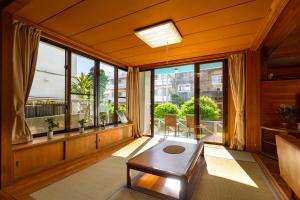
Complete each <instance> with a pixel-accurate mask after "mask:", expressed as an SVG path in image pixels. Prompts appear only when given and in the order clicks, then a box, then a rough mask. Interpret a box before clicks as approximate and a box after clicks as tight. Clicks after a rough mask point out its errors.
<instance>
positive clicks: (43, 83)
mask: <svg viewBox="0 0 300 200" xmlns="http://www.w3.org/2000/svg"><path fill="white" fill-rule="evenodd" d="M54 58H55V59H54ZM65 65H66V60H65V50H64V49H62V48H59V47H57V46H54V45H51V44H48V43H45V42H40V44H39V51H38V58H37V64H36V71H35V74H34V78H33V83H32V87H31V90H30V94H29V98H28V102H27V104H26V106H25V115H26V122H27V125H28V127H29V129H30V131H31V133H32V134H37V133H43V132H47V130H48V129H47V124H46V122H45V120H46V119H47V118H54V120H55V121H57V122H59V128H58V129H57V130H63V129H65Z"/></svg>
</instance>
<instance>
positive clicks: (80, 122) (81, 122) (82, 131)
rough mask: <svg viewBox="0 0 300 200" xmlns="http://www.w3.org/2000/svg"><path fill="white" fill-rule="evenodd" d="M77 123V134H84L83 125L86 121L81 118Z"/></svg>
mask: <svg viewBox="0 0 300 200" xmlns="http://www.w3.org/2000/svg"><path fill="white" fill-rule="evenodd" d="M78 123H79V124H80V128H79V132H80V133H84V125H85V124H86V123H87V120H86V119H84V118H83V119H81V120H79V121H78Z"/></svg>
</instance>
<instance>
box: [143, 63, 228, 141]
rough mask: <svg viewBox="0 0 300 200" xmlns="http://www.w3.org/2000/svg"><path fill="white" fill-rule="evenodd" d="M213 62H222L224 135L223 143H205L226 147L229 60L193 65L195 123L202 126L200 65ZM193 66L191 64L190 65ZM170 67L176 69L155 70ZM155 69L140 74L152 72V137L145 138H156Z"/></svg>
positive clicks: (196, 131)
mask: <svg viewBox="0 0 300 200" xmlns="http://www.w3.org/2000/svg"><path fill="white" fill-rule="evenodd" d="M213 62H222V66H223V67H222V87H223V94H222V95H223V113H222V114H223V130H222V132H223V134H222V143H216V142H205V143H208V144H221V145H225V138H226V135H227V134H228V130H227V129H228V115H227V113H228V66H227V63H228V62H227V59H220V60H211V61H204V62H195V63H193V65H194V99H195V104H194V105H195V107H194V112H195V122H196V125H199V124H200V115H201V113H200V107H199V98H200V65H201V64H207V63H213ZM188 64H191V63H188ZM182 65H184V64H180V65H177V66H182ZM168 67H176V66H163V67H156V68H155V69H161V68H168ZM155 69H145V70H140V72H145V71H150V72H151V86H150V87H151V88H150V93H151V94H150V98H151V108H150V109H151V125H150V127H151V134H150V135H145V136H150V137H154V95H155V93H154V91H155V84H154V79H155V76H154V75H155V74H154V70H155ZM199 132H200V130H199V129H195V133H196V134H199Z"/></svg>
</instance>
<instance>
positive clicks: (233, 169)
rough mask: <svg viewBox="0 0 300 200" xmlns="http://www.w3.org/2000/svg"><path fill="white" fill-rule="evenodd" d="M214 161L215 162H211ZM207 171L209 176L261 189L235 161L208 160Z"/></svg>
mask: <svg viewBox="0 0 300 200" xmlns="http://www.w3.org/2000/svg"><path fill="white" fill-rule="evenodd" d="M211 159H213V160H214V161H213V162H212V161H210V160H211ZM206 163H207V171H208V174H209V175H213V176H218V177H221V178H225V179H228V180H231V181H235V182H238V183H242V184H245V185H249V186H252V187H255V188H259V187H258V186H257V185H256V183H255V182H254V181H253V180H252V179H251V177H250V176H249V175H248V174H247V172H246V171H245V170H244V169H243V168H242V167H241V166H240V165H239V163H238V162H237V161H235V160H218V158H212V157H210V158H207V159H206Z"/></svg>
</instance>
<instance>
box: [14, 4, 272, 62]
mask: <svg viewBox="0 0 300 200" xmlns="http://www.w3.org/2000/svg"><path fill="white" fill-rule="evenodd" d="M271 4H272V0H226V1H224V0H210V1H200V0H109V1H104V0H103V1H100V0H43V1H41V0H32V1H30V2H29V3H28V4H27V5H26V6H24V7H23V8H22V9H20V10H18V11H17V12H16V13H15V15H16V16H17V17H19V18H23V19H26V20H28V21H30V22H32V23H34V24H37V25H38V26H40V27H43V28H47V29H48V30H51V31H53V32H55V33H57V34H59V35H62V36H64V37H66V38H70V39H71V40H73V41H75V42H77V43H80V44H83V45H86V46H88V47H90V48H92V49H94V50H96V51H98V52H101V53H104V54H106V55H108V56H109V57H112V58H114V59H115V60H118V61H119V62H120V63H122V64H124V65H130V66H141V65H145V64H150V63H157V62H164V61H166V60H177V59H185V58H190V57H197V56H205V55H211V54H216V53H224V52H230V51H239V50H244V49H247V48H250V47H251V45H252V44H253V42H254V40H255V36H256V34H257V32H258V30H259V29H260V28H262V26H263V22H264V20H265V18H266V17H267V15H268V13H269V11H270V7H271ZM167 19H172V20H173V21H174V22H175V24H176V26H177V27H178V29H179V31H180V32H181V34H182V36H183V41H182V42H181V43H178V44H174V45H170V46H169V48H168V50H167V49H166V47H159V48H154V49H152V48H150V47H149V46H147V45H146V44H145V43H144V42H142V41H141V40H140V39H139V38H137V37H136V36H135V35H134V30H135V29H137V28H141V27H145V26H148V25H151V24H154V23H157V22H160V21H164V20H167Z"/></svg>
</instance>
